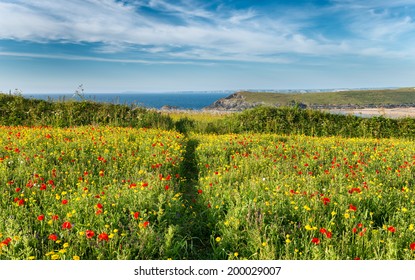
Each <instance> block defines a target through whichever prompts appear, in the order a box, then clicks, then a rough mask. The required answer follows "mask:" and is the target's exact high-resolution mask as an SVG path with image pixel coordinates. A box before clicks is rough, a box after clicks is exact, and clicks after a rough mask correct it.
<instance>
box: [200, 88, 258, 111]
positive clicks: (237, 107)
mask: <svg viewBox="0 0 415 280" xmlns="http://www.w3.org/2000/svg"><path fill="white" fill-rule="evenodd" d="M264 104H265V103H263V102H248V101H246V98H245V97H244V95H243V93H242V92H235V93H233V94H231V95H229V96H227V97H225V98H221V99H219V100H216V101H215V102H214V103H212V104H211V105H209V106H207V107H205V108H203V110H216V111H243V110H245V109H250V108H254V107H257V106H259V105H264Z"/></svg>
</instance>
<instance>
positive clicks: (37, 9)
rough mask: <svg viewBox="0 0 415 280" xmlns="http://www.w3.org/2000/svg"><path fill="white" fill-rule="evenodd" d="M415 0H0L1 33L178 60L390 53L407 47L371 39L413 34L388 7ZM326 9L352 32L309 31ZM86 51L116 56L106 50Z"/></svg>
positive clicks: (403, 17) (413, 27) (409, 23)
mask: <svg viewBox="0 0 415 280" xmlns="http://www.w3.org/2000/svg"><path fill="white" fill-rule="evenodd" d="M391 2H392V3H394V4H391ZM413 4H414V3H413V1H412V0H411V1H408V0H406V1H405V0H397V1H385V0H382V1H374V0H368V1H356V0H354V1H352V0H346V1H338V0H336V1H332V5H331V6H329V7H324V8H321V9H319V10H317V9H315V10H313V13H311V12H310V13H309V14H308V15H307V16H304V14H303V16H301V13H300V12H298V14H292V15H291V17H288V16H284V15H279V14H278V13H277V12H276V11H274V12H269V13H268V12H267V11H264V10H257V9H256V8H255V7H250V8H246V9H235V8H231V7H228V6H226V4H222V5H217V6H216V7H214V8H212V5H209V4H208V3H207V2H206V1H196V0H181V1H176V2H175V4H172V2H171V1H165V0H132V1H115V0H70V1H67V0H44V1H35V0H25V1H23V0H15V1H7V0H0V26H1V28H0V39H9V40H10V39H11V40H21V41H32V42H45V43H47V42H49V41H50V40H53V41H59V42H63V43H64V42H71V43H81V42H83V43H100V44H101V45H100V47H96V46H95V47H94V50H95V52H96V54H97V55H99V54H100V55H104V56H105V55H107V54H115V53H131V54H132V56H133V57H137V56H139V55H144V56H147V57H148V60H147V59H145V60H140V59H131V61H136V62H137V63H141V61H143V63H147V62H152V63H157V62H160V63H165V62H166V61H167V62H169V63H173V62H175V63H179V62H180V60H185V61H184V62H185V63H188V62H190V61H192V60H193V61H202V62H203V61H209V60H210V61H230V60H232V61H252V62H271V63H288V62H290V61H292V60H291V58H290V59H288V58H287V57H286V56H285V55H286V54H290V55H291V56H293V55H300V56H302V55H305V56H309V55H311V56H328V55H329V56H331V55H342V54H355V55H356V54H358V55H369V54H370V55H378V56H382V55H383V56H387V55H391V54H392V53H394V54H395V55H396V53H399V52H401V53H405V55H408V50H407V49H404V48H401V49H394V50H392V47H389V45H387V46H382V47H379V46H376V47H375V46H374V44H373V42H374V41H381V40H385V39H389V40H390V41H392V40H393V39H396V38H397V37H399V36H400V37H399V38H401V37H402V36H406V35H408V34H411V35H413V33H414V31H415V24H414V20H413V18H412V17H411V16H410V15H407V14H402V13H401V14H394V13H393V12H392V10H390V9H394V8H396V7H400V6H402V5H410V6H411V7H413V6H414V5H413ZM346 8H347V9H346ZM379 8H382V9H383V10H377V9H379ZM149 11H152V12H153V14H151V13H149ZM325 12H334V13H335V14H336V15H338V16H339V17H342V18H344V19H345V21H344V23H343V24H344V26H345V27H347V28H348V29H349V30H350V33H352V34H356V36H357V37H345V38H343V39H342V40H339V39H332V38H330V36H323V35H322V34H321V33H319V32H314V34H313V33H310V32H307V29H309V28H312V26H313V23H314V22H315V21H318V20H319V17H320V16H321V15H322V14H324V13H325ZM163 16H164V17H163ZM160 18H161V19H162V20H160ZM356 44H357V45H356ZM394 47H396V46H394ZM375 50H376V51H375ZM11 53H12V52H9V54H11ZM29 54H30V55H36V54H35V53H32V52H28V53H26V54H23V56H25V55H29ZM151 54H157V56H156V57H155V59H153V60H152V59H150V56H151ZM3 55H6V52H3ZM14 55H17V54H14ZM40 56H41V55H40ZM40 56H39V57H40ZM59 57H63V56H59ZM75 58H76V57H74V56H66V58H63V59H75ZM79 58H82V56H80V57H79ZM79 58H77V59H79ZM88 59H91V60H99V59H102V60H105V61H106V60H112V61H117V60H116V59H113V58H106V57H89V58H88ZM120 61H124V62H126V61H128V59H127V60H123V59H121V60H120Z"/></svg>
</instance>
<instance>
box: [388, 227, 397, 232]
mask: <svg viewBox="0 0 415 280" xmlns="http://www.w3.org/2000/svg"><path fill="white" fill-rule="evenodd" d="M388 231H390V232H395V231H396V228H394V227H393V226H390V227H388Z"/></svg>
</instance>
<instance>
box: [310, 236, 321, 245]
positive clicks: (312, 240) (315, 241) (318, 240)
mask: <svg viewBox="0 0 415 280" xmlns="http://www.w3.org/2000/svg"><path fill="white" fill-rule="evenodd" d="M311 242H312V243H314V244H316V245H318V244H320V239H318V238H317V237H314V238H313V239H311Z"/></svg>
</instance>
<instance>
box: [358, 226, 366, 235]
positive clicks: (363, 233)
mask: <svg viewBox="0 0 415 280" xmlns="http://www.w3.org/2000/svg"><path fill="white" fill-rule="evenodd" d="M365 232H366V228H364V229H362V231H361V232H360V233H359V236H363V235H365Z"/></svg>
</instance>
